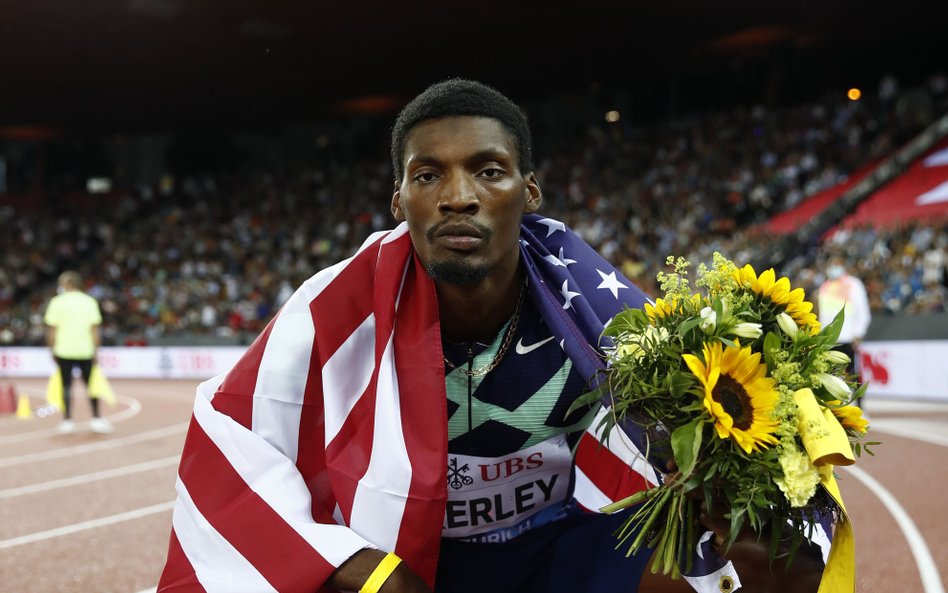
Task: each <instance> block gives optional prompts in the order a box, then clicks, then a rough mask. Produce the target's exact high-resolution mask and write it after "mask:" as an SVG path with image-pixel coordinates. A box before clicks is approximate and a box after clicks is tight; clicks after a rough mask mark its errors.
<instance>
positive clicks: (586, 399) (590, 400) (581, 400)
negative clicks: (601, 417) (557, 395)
mask: <svg viewBox="0 0 948 593" xmlns="http://www.w3.org/2000/svg"><path fill="white" fill-rule="evenodd" d="M605 391H606V384H605V383H603V384H602V385H600V386H599V387H597V388H596V389H593V390H592V391H590V392H589V393H584V394H583V395H581V396H579V397H577V398H576V399H575V400H573V403H572V404H571V405H570V407H569V409H568V410H566V414H565V415H564V416H563V417H564V418H565V417H566V416H569V415H570V414H572V413H573V412H575V411H576V410H578V409H579V408H584V407H586V406H591V405H593V404H595V403H596V402H599V401H601V400H602V397H603V395H605Z"/></svg>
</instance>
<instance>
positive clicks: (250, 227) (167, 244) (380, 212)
mask: <svg viewBox="0 0 948 593" xmlns="http://www.w3.org/2000/svg"><path fill="white" fill-rule="evenodd" d="M905 96H908V97H909V100H912V101H915V102H916V103H917V102H919V101H922V106H923V107H924V106H925V105H927V106H928V107H927V110H926V109H921V110H919V109H911V110H906V108H905V105H904V100H903V99H904V98H905ZM927 101H928V102H927V103H925V101H923V100H921V99H919V98H918V97H917V96H916V95H912V94H908V93H907V94H906V95H902V96H899V97H889V98H887V97H886V96H885V95H884V94H880V96H879V97H877V98H875V99H873V100H864V101H860V102H852V101H847V100H845V99H843V100H835V99H827V100H824V101H822V102H820V103H816V104H808V105H802V106H797V107H793V108H781V109H765V108H763V107H754V108H750V109H743V108H742V109H735V110H733V111H731V112H722V113H710V114H704V115H700V116H699V115H696V116H689V117H685V118H680V119H677V120H675V121H670V122H665V123H662V124H660V125H653V126H643V127H633V126H631V125H629V124H628V123H625V122H619V123H616V124H608V123H602V124H596V125H590V126H588V128H587V131H586V133H585V134H584V135H583V137H581V138H576V141H575V142H572V143H570V145H569V147H568V148H564V147H563V146H557V147H556V148H555V149H549V148H547V147H546V146H545V145H544V137H543V135H542V134H538V138H537V146H536V148H535V152H536V154H537V155H538V157H539V158H538V170H537V175H538V178H539V179H540V182H541V187H542V188H543V192H544V205H543V209H542V212H543V213H545V214H546V215H548V216H551V217H554V218H559V219H561V220H564V221H565V222H567V224H568V225H570V226H572V227H573V228H574V229H575V230H576V231H577V232H578V233H579V234H580V235H581V236H582V237H583V238H584V239H585V240H586V241H587V242H589V243H590V244H592V245H593V246H594V247H596V248H597V249H599V251H600V252H601V253H602V254H603V255H604V256H605V257H606V258H607V259H609V260H611V261H613V262H614V263H616V264H617V265H619V266H620V267H621V268H622V269H623V270H624V272H625V273H626V275H627V276H629V277H630V278H632V279H633V280H635V281H636V282H637V283H639V284H640V286H642V287H643V289H644V290H646V292H649V293H652V294H655V293H656V291H657V287H656V285H655V281H654V277H655V273H656V272H657V270H658V269H660V268H661V266H662V264H663V262H664V260H665V257H666V256H667V255H668V254H681V255H684V256H685V257H687V258H688V259H689V260H690V261H692V262H694V263H698V262H708V261H710V259H711V254H712V253H713V252H714V251H720V252H722V253H724V254H726V255H728V256H729V257H730V258H732V259H734V260H736V261H751V260H753V259H754V257H755V255H759V254H760V253H761V252H763V251H766V249H767V244H768V241H770V240H771V239H772V238H771V237H770V236H769V235H768V234H767V233H766V232H764V231H762V230H761V226H760V225H761V223H763V222H765V221H766V220H767V219H768V218H769V217H770V216H772V215H773V214H775V213H777V212H780V211H782V210H785V209H788V208H792V207H793V206H795V205H796V204H798V203H799V202H800V201H802V200H805V199H806V198H807V197H809V196H811V195H813V194H815V193H817V192H819V191H821V190H823V189H826V188H828V187H831V186H833V185H835V184H837V183H839V182H841V181H843V180H845V179H846V177H847V176H848V175H850V174H851V173H853V172H854V171H856V170H857V169H859V168H861V167H864V166H865V165H867V164H869V163H872V162H875V161H877V160H879V159H880V158H883V157H884V156H886V155H888V154H890V153H891V152H892V151H893V150H894V149H895V148H897V147H898V146H900V145H901V144H903V143H904V142H906V141H907V140H908V139H910V138H911V137H912V136H913V135H915V134H917V133H918V132H919V131H920V130H921V129H922V128H923V127H924V126H925V125H927V124H928V123H929V122H930V121H932V120H933V119H934V118H935V117H936V116H937V115H939V114H940V113H944V111H945V104H944V94H943V93H942V94H941V95H939V94H938V93H937V92H935V90H934V87H933V89H932V93H931V95H930V96H929V97H928V99H927ZM920 114H921V115H920ZM384 143H385V140H384V139H379V144H380V145H382V144H384ZM391 186H392V179H391V167H390V164H389V163H387V162H384V161H380V160H378V159H366V160H361V161H356V162H348V163H345V164H343V163H339V162H334V163H332V164H331V165H328V164H327V165H325V166H321V167H314V168H309V169H298V170H295V171H289V172H287V171H280V172H276V171H265V172H261V171H250V170H248V171H246V172H241V173H237V172H234V173H227V174H221V173H216V174H213V175H204V176H192V177H187V178H184V179H182V180H180V181H179V182H178V183H177V184H165V185H163V186H161V187H160V188H159V187H145V188H139V189H136V190H129V191H122V192H118V193H115V194H112V195H109V196H99V197H91V196H86V197H85V199H82V200H70V201H67V202H65V203H62V202H57V201H53V200H52V199H51V198H45V199H40V200H35V199H34V200H31V201H28V202H27V201H8V202H4V201H2V200H0V228H3V229H6V230H5V232H4V233H2V234H0V254H2V255H0V263H2V266H0V344H6V345H9V344H17V345H36V344H42V343H43V334H44V327H43V324H42V315H43V308H44V307H45V303H46V302H48V299H49V297H50V296H51V294H52V291H53V290H54V288H55V284H54V282H53V279H54V278H55V276H56V275H57V274H58V273H59V272H60V271H62V270H63V269H75V270H78V271H79V272H80V273H81V274H82V275H83V277H84V278H85V279H86V283H87V286H86V289H87V291H88V292H89V293H90V294H92V295H93V296H94V297H96V298H97V299H99V301H100V304H101V307H102V311H103V316H104V318H105V323H104V325H103V339H104V343H106V344H116V343H118V344H121V343H128V344H139V343H155V342H156V341H158V340H165V342H164V343H168V342H167V340H175V339H183V338H184V337H187V339H192V340H193V339H195V337H201V336H209V337H210V338H213V339H219V340H233V341H235V342H237V343H243V342H245V341H246V340H247V339H249V338H251V337H252V336H254V335H256V334H257V333H258V332H259V331H260V330H261V329H262V328H263V326H264V325H265V324H266V322H267V321H268V320H269V318H270V317H271V316H272V314H273V313H274V312H275V311H276V310H277V308H279V307H280V306H281V305H282V303H283V302H285V300H286V299H287V298H288V297H289V295H290V294H291V293H292V291H293V289H294V288H295V287H296V286H297V285H299V284H300V283H301V282H302V281H303V280H305V279H306V278H307V277H309V276H310V275H311V274H312V273H314V272H315V271H316V270H319V269H321V268H323V267H325V266H327V265H329V264H332V263H334V262H336V261H339V260H340V259H342V258H344V257H346V256H348V255H350V254H351V253H352V252H353V251H354V250H355V249H356V248H357V247H358V246H359V244H360V242H361V241H362V240H363V239H364V238H365V237H366V236H367V235H368V234H369V233H370V232H372V231H375V230H382V229H385V228H390V226H391V224H392V223H391V218H390V215H389V212H388V205H389V196H390V194H391ZM822 250H823V251H825V252H829V251H833V252H839V253H842V254H843V255H845V256H846V258H847V259H848V262H849V269H850V270H851V271H852V272H854V273H855V274H857V275H859V276H860V277H862V278H863V279H864V281H865V283H866V285H867V288H868V290H869V295H870V300H871V305H872V308H873V309H874V311H875V312H885V313H892V314H913V313H924V312H942V311H945V310H946V306H948V296H946V291H948V273H946V262H948V220H946V221H924V222H914V223H909V224H903V225H900V226H893V227H887V228H858V229H849V230H844V231H840V232H837V233H836V234H835V235H834V236H833V237H832V238H831V239H829V240H828V241H827V242H826V243H824V244H823V246H822ZM821 263H822V262H821V255H820V254H819V253H818V254H816V256H815V257H814V259H813V260H812V262H811V264H810V265H808V266H807V267H805V268H804V269H802V270H800V271H799V272H798V273H797V274H796V277H795V278H793V280H794V282H795V283H797V284H799V285H802V286H804V287H806V288H808V289H812V288H814V287H815V286H818V285H819V283H820V282H821V281H822V271H821V268H820V266H821ZM778 271H779V270H778Z"/></svg>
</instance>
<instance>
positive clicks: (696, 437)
mask: <svg viewBox="0 0 948 593" xmlns="http://www.w3.org/2000/svg"><path fill="white" fill-rule="evenodd" d="M701 427H702V422H701V419H700V418H696V419H695V420H693V421H691V422H689V423H688V424H684V425H682V426H679V427H678V428H676V429H675V432H673V433H672V437H671V441H672V451H673V452H674V454H675V463H677V464H678V469H679V471H681V475H682V477H683V478H687V477H688V476H690V475H691V472H692V471H694V469H695V463H696V462H697V461H698V450H699V449H700V448H701V433H702V430H701Z"/></svg>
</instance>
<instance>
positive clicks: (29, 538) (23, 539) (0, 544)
mask: <svg viewBox="0 0 948 593" xmlns="http://www.w3.org/2000/svg"><path fill="white" fill-rule="evenodd" d="M172 508H174V501H173V500H172V501H170V502H163V503H161V504H154V505H151V506H149V507H143V508H140V509H135V510H132V511H128V512H125V513H119V514H117V515H109V516H108V517H100V518H99V519H92V520H90V521H83V522H81V523H73V524H72V525H66V526H65V527H57V528H56V529H47V530H46V531H38V532H36V533H31V534H29V535H21V536H20V537H13V538H10V539H4V540H0V550H5V549H7V548H13V547H16V546H22V545H25V544H32V543H36V542H40V541H43V540H47V539H52V538H54V537H61V536H64V535H72V534H73V533H78V532H80V531H86V530H87V529H95V528H96V527H105V526H107V525H114V524H116V523H124V522H125V521H131V520H133V519H139V518H141V517H147V516H148V515H154V514H156V513H163V512H165V511H170V510H171V509H172Z"/></svg>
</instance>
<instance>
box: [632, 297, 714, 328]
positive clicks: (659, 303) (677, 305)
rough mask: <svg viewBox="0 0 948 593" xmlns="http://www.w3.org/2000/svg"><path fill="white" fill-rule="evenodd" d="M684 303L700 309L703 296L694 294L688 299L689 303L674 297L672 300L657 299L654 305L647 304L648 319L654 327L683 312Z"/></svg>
mask: <svg viewBox="0 0 948 593" xmlns="http://www.w3.org/2000/svg"><path fill="white" fill-rule="evenodd" d="M684 303H690V304H691V306H692V307H694V308H699V306H700V304H701V295H700V294H693V295H691V296H690V297H688V300H687V301H684V302H682V301H679V300H678V299H677V298H674V297H672V298H670V299H655V304H654V305H653V304H651V303H645V314H646V315H648V319H649V321H650V322H651V323H652V325H655V324H656V323H658V321H659V320H661V319H664V318H666V317H670V316H672V315H674V314H675V313H678V312H679V311H681V310H682V308H683V304H684Z"/></svg>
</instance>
